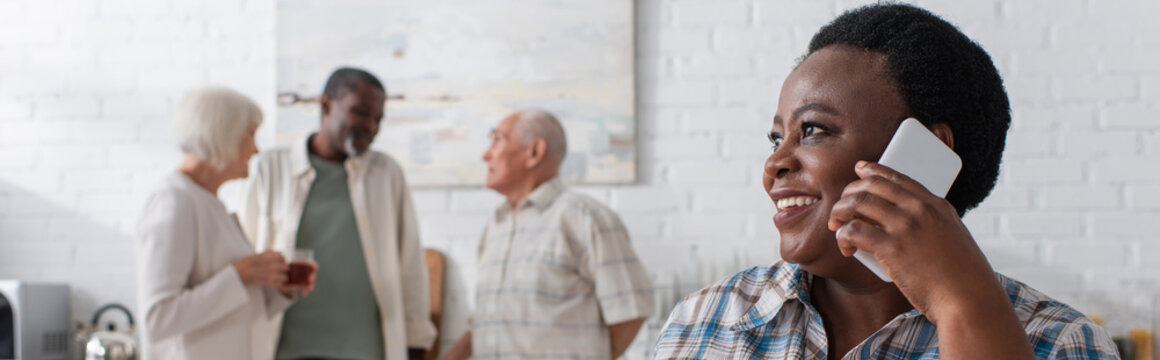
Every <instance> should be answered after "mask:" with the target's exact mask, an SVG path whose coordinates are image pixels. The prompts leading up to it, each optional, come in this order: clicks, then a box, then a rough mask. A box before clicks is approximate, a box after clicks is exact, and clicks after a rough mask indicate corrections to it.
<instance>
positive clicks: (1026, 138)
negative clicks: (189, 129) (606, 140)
mask: <svg viewBox="0 0 1160 360" xmlns="http://www.w3.org/2000/svg"><path fill="white" fill-rule="evenodd" d="M865 2H868V0H831V1H791V0H637V1H636V18H637V26H636V28H637V31H638V32H637V47H638V49H637V53H638V57H637V74H638V77H637V78H638V80H637V88H638V89H639V90H640V91H639V92H638V94H639V95H638V114H639V116H638V121H639V124H638V129H640V131H639V134H640V135H639V139H638V140H639V144H640V146H641V148H640V158H639V159H638V161H639V168H640V178H641V179H642V180H641V181H640V183H639V184H635V185H621V186H610V187H584V188H583V189H582V190H583V191H584V192H585V193H589V194H592V195H594V196H596V197H597V198H599V199H602V200H604V201H608V202H609V203H610V205H611V206H613V208H615V209H616V210H617V211H619V212H620V213H621V214H622V218H623V220H624V221H625V222H626V224H627V226H628V228H629V230H630V232H631V233H632V234H633V236H634V239H635V245H636V247H637V249H638V251H640V252H641V257H642V258H643V259H644V261H645V263H646V264H648V265H649V267H650V269H651V270H653V272H654V278H655V279H656V280H657V283H658V285H659V286H660V287H661V290H662V292H661V294H660V299H658V302H659V303H660V304H662V305H666V306H667V305H671V304H672V302H674V301H676V299H675V297H676V296H678V295H677V294H684V293H687V292H689V291H692V290H694V289H696V288H699V287H700V286H702V285H703V284H704V283H705V282H708V281H712V280H715V279H717V278H719V277H720V276H724V275H725V274H728V273H730V272H733V271H736V270H737V269H738V268H741V267H745V266H751V265H756V264H765V263H770V262H772V261H774V260H775V259H776V258H777V254H776V241H777V238H776V231H774V229H773V226H772V225H771V224H770V220H769V219H770V215H771V213H772V211H771V206H770V205H769V204H768V201H767V200H766V199H765V198H764V197H763V195H762V193H761V190H760V181H759V180H760V176H761V162H762V159H763V157H764V156H765V155H767V154H768V152H769V145H768V144H767V142H766V141H765V140H764V136H765V135H764V133H765V132H766V130H767V129H768V126H769V125H768V123H769V119H770V117H771V115H772V112H773V110H774V109H775V108H776V99H777V93H778V90H779V89H780V83H781V81H782V79H783V78H784V76H785V75H786V74H787V73H788V72H789V71H790V70H791V69H792V66H793V64H794V61H795V59H796V58H797V57H798V56H799V55H801V53H802V52H803V51H804V49H805V46H806V42H807V41H808V40H809V36H810V35H812V34H813V32H814V31H816V30H817V27H818V26H819V25H821V24H823V23H824V22H825V21H827V20H828V19H830V18H832V17H833V16H834V15H835V14H837V13H838V12H839V11H841V10H843V9H846V8H849V7H851V6H856V5H859V4H862V3H865ZM919 3H920V4H922V5H924V6H927V7H928V8H930V9H932V10H934V11H935V12H937V13H941V14H943V15H944V16H946V17H947V18H948V19H949V20H951V21H952V22H954V23H956V24H959V25H960V26H962V27H963V29H964V30H965V31H966V32H968V34H969V35H971V36H972V37H974V38H976V39H977V40H978V41H979V42H980V43H981V44H983V46H984V47H985V48H986V49H987V50H988V51H989V52H990V53H991V54H992V55H993V57H994V58H995V61H996V62H997V64H998V65H999V67H1000V70H1001V71H1002V72H1003V75H1004V78H1005V80H1006V83H1007V89H1008V91H1009V93H1010V96H1011V99H1012V102H1013V108H1014V115H1015V123H1014V127H1013V130H1012V132H1011V134H1010V137H1009V140H1008V151H1007V153H1006V154H1005V159H1004V161H1005V163H1004V166H1003V174H1002V178H1001V181H1000V185H999V187H998V188H997V189H996V190H995V193H994V194H993V195H992V196H991V197H990V198H989V199H988V200H987V201H986V202H985V203H984V204H983V205H982V206H981V207H980V208H979V209H977V210H975V212H974V213H972V214H971V215H970V216H968V217H967V219H966V222H967V224H968V225H969V226H970V227H971V230H972V232H973V233H974V234H975V236H976V237H977V238H978V240H979V242H980V243H981V244H982V247H983V249H984V250H985V251H986V252H987V253H988V254H989V255H990V256H991V258H992V261H993V263H994V265H995V267H996V268H997V269H998V270H999V271H1003V272H1006V273H1008V274H1010V275H1013V276H1016V277H1018V278H1020V279H1022V280H1024V281H1026V282H1028V283H1030V284H1031V285H1033V286H1036V287H1038V288H1040V289H1041V290H1043V291H1044V292H1046V293H1048V294H1051V295H1055V296H1057V297H1059V298H1061V299H1064V300H1074V301H1076V303H1077V305H1080V306H1081V309H1083V310H1085V311H1092V312H1107V313H1114V311H1115V310H1114V309H1112V308H1117V307H1118V308H1122V307H1124V306H1134V305H1132V304H1125V303H1123V302H1117V301H1116V300H1115V299H1116V298H1117V297H1120V298H1126V297H1128V296H1121V295H1123V294H1130V295H1132V296H1134V297H1149V296H1152V297H1154V296H1157V295H1160V285H1158V284H1160V261H1158V260H1157V259H1158V258H1160V256H1158V255H1160V239H1157V238H1158V234H1160V225H1157V224H1160V205H1157V204H1160V119H1158V117H1160V116H1158V115H1157V113H1158V111H1157V110H1160V51H1157V50H1156V49H1157V46H1158V45H1160V40H1157V39H1160V37H1157V36H1155V34H1157V33H1160V25H1158V24H1160V23H1157V22H1155V21H1154V19H1153V18H1152V17H1153V16H1154V15H1155V14H1156V13H1157V10H1160V5H1157V2H1156V1H1152V0H1118V1H1087V0H988V1H982V2H980V1H968V2H964V1H953V0H939V1H919ZM274 8H275V6H274V1H273V0H245V1H242V2H238V1H232V0H210V1H174V0H148V1H141V0H105V1H100V2H97V1H87V0H57V1H38V0H0V278H19V279H27V280H42V281H62V282H68V283H70V284H71V285H72V286H73V294H74V311H75V314H74V315H75V317H76V318H78V319H82V318H85V317H87V316H88V315H89V314H91V312H92V311H93V310H94V309H95V308H96V307H97V306H98V305H100V304H103V303H106V302H114V301H115V302H122V303H126V304H128V305H130V306H131V307H133V306H135V305H136V302H135V300H134V294H133V291H134V290H133V289H134V287H135V279H134V276H133V266H134V265H133V264H134V258H133V254H132V248H133V246H132V234H133V232H134V228H135V224H134V222H135V218H136V215H137V214H136V212H137V211H138V210H139V208H140V206H141V201H142V198H143V196H144V195H145V194H146V193H147V192H148V190H149V188H150V187H151V186H152V185H153V184H155V183H156V182H157V181H158V179H160V177H161V176H164V174H165V173H167V172H168V171H170V170H171V169H172V168H173V167H174V166H175V165H176V162H177V160H178V159H179V158H180V154H179V153H178V152H177V151H176V150H174V148H173V145H172V141H171V138H170V135H169V128H168V123H167V122H168V116H169V113H170V112H171V111H172V109H173V106H174V103H175V102H176V100H177V99H178V98H179V97H180V95H181V94H182V92H183V91H185V90H188V89H189V88H191V87H195V86H199V85H205V84H210V83H214V84H221V85H227V86H231V87H234V88H237V89H239V90H240V91H242V92H244V93H246V94H249V95H250V96H252V97H254V98H255V99H257V100H258V101H259V102H260V104H261V105H262V107H263V110H264V111H265V112H266V114H273V112H272V110H273V109H274V107H273V106H274V97H273V94H274V71H275V65H276V64H275V61H274V39H275V27H274ZM271 134H272V126H270V123H267V125H266V126H264V127H263V129H262V130H261V132H260V137H261V138H260V142H259V145H263V146H264V145H266V144H269V143H270V142H271V141H270V140H271V139H272V136H271ZM481 151H482V149H481ZM414 195H415V196H414V199H415V202H416V204H417V207H418V209H419V212H420V218H421V224H422V227H423V229H422V231H423V235H424V241H425V242H426V243H427V244H428V245H429V246H432V247H437V248H441V249H444V250H445V251H446V252H447V253H448V255H449V256H450V258H451V261H452V262H453V263H454V264H455V265H454V268H455V269H459V270H461V271H462V272H461V273H455V274H453V275H451V276H453V277H454V278H453V279H449V281H450V284H451V285H450V286H451V289H450V290H449V291H451V292H452V294H449V299H450V300H449V301H454V304H449V305H448V306H449V308H452V309H455V311H457V312H450V313H449V319H448V321H447V322H445V325H447V326H448V332H449V335H451V337H454V335H455V334H456V333H457V332H459V331H462V329H463V326H462V320H463V316H462V315H463V314H465V313H466V311H467V310H466V309H467V308H468V307H469V306H470V305H469V304H470V301H471V299H470V298H471V296H470V294H471V292H470V291H469V289H470V288H471V287H472V285H471V284H472V283H473V281H474V273H473V267H474V264H475V262H474V259H473V254H474V253H475V248H476V246H477V241H478V231H479V229H480V228H481V227H482V225H483V223H484V221H485V218H484V217H485V216H486V215H487V213H488V212H489V211H490V210H491V209H492V208H493V207H494V206H495V204H496V203H497V202H499V201H501V198H500V197H499V196H496V195H495V194H491V193H490V192H488V191H486V190H482V189H422V190H417V191H416V192H415V194H414ZM664 313H665V309H661V310H658V318H657V319H653V322H652V323H650V325H649V326H648V327H646V329H645V331H644V332H643V335H642V336H640V338H639V339H638V342H637V344H636V345H634V347H633V349H632V350H631V351H630V353H629V355H630V356H629V357H631V358H641V357H644V356H645V354H647V349H648V347H649V345H650V344H651V342H652V341H653V339H654V338H655V335H656V331H657V328H658V326H659V321H661V320H663V319H660V318H659V317H660V316H663V314H664ZM452 314H454V316H451V315H452ZM1151 316H1152V317H1153V318H1154V319H1156V320H1157V321H1160V314H1154V315H1151Z"/></svg>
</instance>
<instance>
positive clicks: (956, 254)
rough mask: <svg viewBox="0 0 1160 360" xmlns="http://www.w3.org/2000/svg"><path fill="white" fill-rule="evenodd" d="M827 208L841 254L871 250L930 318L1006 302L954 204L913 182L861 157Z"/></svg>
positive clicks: (939, 317) (1001, 290) (989, 267)
mask: <svg viewBox="0 0 1160 360" xmlns="http://www.w3.org/2000/svg"><path fill="white" fill-rule="evenodd" d="M855 172H856V173H857V174H858V176H859V177H860V178H861V179H860V180H857V181H854V182H852V183H850V184H849V185H847V186H846V188H845V190H843V192H842V198H841V199H840V200H838V202H837V203H836V204H834V208H833V210H832V211H831V213H830V221H829V224H828V225H829V228H830V230H834V231H836V237H837V240H838V246H839V247H840V248H841V250H842V254H843V255H845V256H852V255H853V254H854V252H855V251H856V250H858V249H862V250H865V251H869V252H871V253H873V254H874V257H875V258H877V259H878V262H880V263H881V264H882V266H883V267H885V268H886V271H887V272H888V273H889V274H890V277H891V278H893V279H894V282H895V283H896V284H897V285H898V288H899V290H901V291H902V293H903V295H905V296H906V297H907V299H908V300H910V302H911V304H913V305H914V306H915V308H917V309H918V310H919V311H921V312H922V313H923V314H925V315H926V316H927V317H928V318H930V319H931V321H933V322H935V323H936V324H937V323H938V321H939V320H941V319H943V318H947V317H950V316H957V315H961V314H962V312H963V311H969V310H980V306H981V307H985V308H986V307H990V306H994V305H1003V304H995V302H996V301H998V302H1003V303H1004V304H1005V306H1008V307H1009V306H1010V304H1009V303H1008V302H1007V300H1006V298H1005V296H1004V293H1003V289H1002V288H1000V287H999V283H998V281H997V280H996V278H995V274H994V272H993V270H992V269H991V266H990V264H989V263H987V259H986V257H984V256H983V253H982V251H981V250H979V247H978V245H976V244H975V241H974V239H973V238H972V237H971V234H970V232H969V231H967V228H966V226H965V225H964V224H963V222H962V221H961V220H960V218H959V215H958V213H957V212H956V211H955V208H954V206H952V205H951V204H950V202H947V201H946V200H944V199H942V198H939V197H938V196H935V195H934V194H931V193H930V191H927V190H926V188H925V187H923V186H922V185H921V184H919V183H918V182H916V181H914V180H913V179H910V178H909V177H907V176H905V175H903V174H901V173H899V172H897V171H894V170H893V169H891V168H889V167H886V166H884V165H880V164H877V163H872V162H866V161H860V162H858V165H856V166H855Z"/></svg>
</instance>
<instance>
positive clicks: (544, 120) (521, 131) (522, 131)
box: [516, 109, 568, 165]
mask: <svg viewBox="0 0 1160 360" xmlns="http://www.w3.org/2000/svg"><path fill="white" fill-rule="evenodd" d="M516 113H517V114H518V117H517V118H516V133H517V134H518V135H519V139H520V144H522V145H528V144H531V143H532V140H535V139H536V138H541V139H544V142H546V143H547V154H545V155H546V158H547V159H550V160H552V161H553V162H555V163H556V164H557V165H559V164H560V163H562V162H563V161H564V155H567V154H568V138H567V137H566V136H565V135H564V125H562V124H560V120H558V119H556V117H555V116H553V115H552V114H551V113H549V112H547V111H544V110H540V109H526V110H520V111H518V112H516Z"/></svg>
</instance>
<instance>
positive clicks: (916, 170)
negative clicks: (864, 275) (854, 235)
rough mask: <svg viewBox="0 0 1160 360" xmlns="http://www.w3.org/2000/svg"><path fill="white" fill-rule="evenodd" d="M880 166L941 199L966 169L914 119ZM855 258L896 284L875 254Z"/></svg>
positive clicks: (903, 126) (898, 134)
mask: <svg viewBox="0 0 1160 360" xmlns="http://www.w3.org/2000/svg"><path fill="white" fill-rule="evenodd" d="M878 163H879V164H882V165H885V166H887V167H889V168H891V169H894V170H895V171H898V172H900V173H902V174H903V175H906V176H909V177H910V178H911V179H914V180H915V181H917V182H918V183H919V184H922V186H923V187H925V188H926V190H927V191H930V192H931V193H932V194H935V195H936V196H938V197H946V195H947V191H949V190H950V189H951V185H953V184H954V183H955V178H957V177H958V176H959V170H961V169H962V167H963V161H962V160H961V159H959V155H958V154H955V151H954V150H952V149H951V148H950V147H949V146H947V145H946V144H945V143H943V142H942V140H939V138H938V137H937V136H935V135H934V133H932V132H930V130H929V129H927V128H926V126H924V125H922V123H920V122H918V120H916V119H915V118H907V119H906V120H903V121H902V124H901V125H899V126H898V130H897V131H895V132H894V137H893V138H891V139H890V144H889V145H886V151H884V152H883V153H882V157H881V158H879V159H878ZM854 258H856V259H858V261H861V262H862V264H863V265H866V267H867V268H869V269H870V271H872V272H874V275H878V277H879V278H881V279H882V281H885V282H894V279H891V278H890V275H888V274H887V273H886V268H884V267H882V264H879V263H878V259H875V258H874V254H873V253H870V252H867V251H863V250H858V251H857V252H855V253H854Z"/></svg>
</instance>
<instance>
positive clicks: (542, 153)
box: [524, 138, 548, 169]
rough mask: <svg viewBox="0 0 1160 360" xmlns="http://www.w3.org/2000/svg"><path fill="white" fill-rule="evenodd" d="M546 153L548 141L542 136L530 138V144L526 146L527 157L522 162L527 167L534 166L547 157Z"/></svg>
mask: <svg viewBox="0 0 1160 360" xmlns="http://www.w3.org/2000/svg"><path fill="white" fill-rule="evenodd" d="M547 155H548V142H547V141H546V140H544V139H543V138H536V139H534V140H532V143H531V145H530V146H528V159H527V161H526V162H525V163H524V166H526V167H527V168H529V169H531V168H534V167H536V166H538V165H540V163H543V162H544V159H545V158H547Z"/></svg>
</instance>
